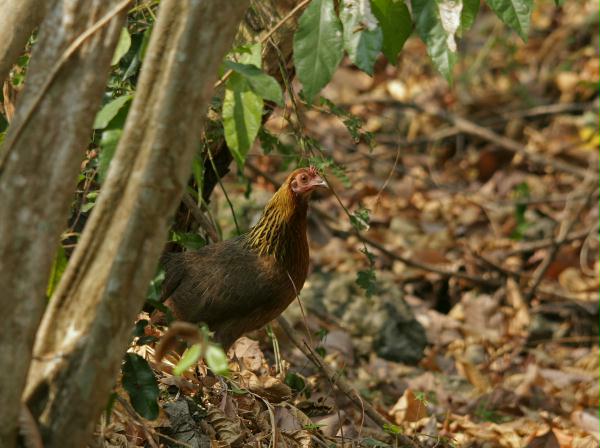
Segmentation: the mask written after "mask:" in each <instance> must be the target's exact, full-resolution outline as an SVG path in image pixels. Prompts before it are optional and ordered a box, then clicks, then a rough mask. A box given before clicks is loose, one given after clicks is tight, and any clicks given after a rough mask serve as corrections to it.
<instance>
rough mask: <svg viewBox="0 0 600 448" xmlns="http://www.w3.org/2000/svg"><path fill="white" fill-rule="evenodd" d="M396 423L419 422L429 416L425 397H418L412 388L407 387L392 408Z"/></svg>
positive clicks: (391, 411) (391, 412)
mask: <svg viewBox="0 0 600 448" xmlns="http://www.w3.org/2000/svg"><path fill="white" fill-rule="evenodd" d="M390 414H392V415H393V416H394V420H395V421H396V423H398V424H401V423H404V422H417V421H419V420H421V419H422V418H425V417H427V416H428V413H427V404H426V401H425V400H424V399H418V398H417V396H416V395H415V393H414V392H413V391H412V389H406V390H405V391H404V394H403V395H402V397H400V399H399V400H398V401H397V402H396V404H395V405H394V407H393V408H392V409H391V410H390Z"/></svg>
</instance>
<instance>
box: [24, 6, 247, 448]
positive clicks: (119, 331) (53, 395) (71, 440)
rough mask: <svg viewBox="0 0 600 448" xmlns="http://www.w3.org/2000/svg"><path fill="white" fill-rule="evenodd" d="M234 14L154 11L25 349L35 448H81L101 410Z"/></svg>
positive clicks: (187, 166) (235, 9) (186, 167)
mask: <svg viewBox="0 0 600 448" xmlns="http://www.w3.org/2000/svg"><path fill="white" fill-rule="evenodd" d="M246 7H247V1H233V2H229V1H227V2H223V1H220V0H203V1H198V0H163V1H162V2H161V4H160V9H159V15H158V21H157V22H156V25H155V27H154V31H153V32H152V37H151V39H150V44H149V47H148V51H147V53H146V57H145V59H144V64H143V66H142V72H141V75H140V79H139V82H138V88H137V91H136V94H135V99H134V102H133V104H132V108H131V111H130V112H129V116H128V118H127V123H126V126H125V130H124V133H123V137H122V139H121V141H120V143H119V146H118V149H117V152H116V154H115V156H114V158H113V160H112V162H111V166H110V170H109V173H108V177H107V180H106V182H105V184H104V186H103V189H102V191H101V193H100V196H99V198H98V202H97V204H96V206H95V207H94V211H93V213H92V216H91V218H90V220H89V221H88V223H87V225H86V227H85V229H84V232H83V235H82V237H81V240H80V242H79V244H78V246H77V248H76V250H75V252H74V254H73V256H72V258H71V260H70V263H69V265H68V268H67V271H66V272H65V274H64V275H63V277H62V279H61V282H60V285H59V286H58V289H57V291H56V293H55V295H54V296H53V298H52V300H51V302H50V306H49V308H48V311H47V312H46V314H45V315H44V319H43V321H42V325H41V327H40V330H39V332H38V336H37V339H36V347H35V361H34V363H33V364H32V368H31V369H30V376H29V378H28V386H27V390H26V395H25V397H26V399H27V402H28V404H29V405H30V408H31V410H32V412H33V414H34V415H36V416H37V417H38V419H39V423H40V426H41V430H42V435H43V437H44V442H45V446H46V447H81V446H84V445H85V444H86V442H88V438H89V436H90V434H91V432H92V429H93V427H94V425H95V424H96V423H97V420H98V417H99V415H100V413H101V412H102V410H103V409H104V407H105V405H106V403H107V399H108V395H109V392H110V390H111V388H112V386H113V384H114V380H115V377H116V375H117V373H118V370H119V366H120V364H121V360H122V357H123V353H124V351H125V349H126V348H127V345H128V343H129V341H130V338H131V331H132V328H133V322H134V319H135V316H136V314H137V313H138V312H139V310H140V309H141V307H142V304H143V302H144V298H145V295H146V292H147V288H148V284H149V282H150V280H151V278H152V276H153V274H154V272H155V268H156V264H157V259H158V256H159V254H160V252H161V248H162V245H163V243H164V239H165V236H166V233H167V227H168V221H169V217H170V216H171V215H172V213H173V211H174V209H175V206H176V205H177V204H178V201H179V200H180V197H181V194H182V193H183V190H184V187H185V184H186V180H187V178H188V176H189V174H190V171H191V162H192V159H193V156H194V152H195V151H196V150H197V147H198V143H199V140H198V136H199V135H200V132H201V126H202V122H203V119H204V116H205V111H206V109H207V107H208V104H209V101H210V98H211V93H212V90H213V83H214V80H215V75H216V72H217V68H218V66H219V64H220V63H221V61H222V60H223V57H224V55H225V53H226V52H227V50H229V48H230V46H231V43H232V41H233V37H234V34H235V31H236V29H237V27H238V25H239V21H240V20H241V17H242V15H243V12H244V10H245V9H246ZM65 435H68V436H65Z"/></svg>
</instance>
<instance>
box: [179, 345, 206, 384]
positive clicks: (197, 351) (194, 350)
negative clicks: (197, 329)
mask: <svg viewBox="0 0 600 448" xmlns="http://www.w3.org/2000/svg"><path fill="white" fill-rule="evenodd" d="M201 354H202V344H194V345H192V346H191V347H189V348H188V349H187V350H186V351H185V352H184V353H183V356H182V357H181V359H180V360H179V362H178V363H177V365H176V366H175V368H174V369H173V373H174V374H175V375H177V376H179V375H181V374H182V373H183V372H185V371H186V370H188V369H189V368H191V367H193V366H195V365H196V363H197V362H198V360H199V359H200V355H201Z"/></svg>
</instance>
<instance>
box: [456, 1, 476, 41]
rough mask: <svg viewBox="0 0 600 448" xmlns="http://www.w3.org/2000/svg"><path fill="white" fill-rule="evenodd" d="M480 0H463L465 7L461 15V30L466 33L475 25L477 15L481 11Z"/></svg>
mask: <svg viewBox="0 0 600 448" xmlns="http://www.w3.org/2000/svg"><path fill="white" fill-rule="evenodd" d="M479 5H480V0H463V9H462V13H461V15H460V31H461V33H464V32H465V31H468V30H469V29H471V27H472V26H473V23H474V22H475V17H477V13H478V12H479Z"/></svg>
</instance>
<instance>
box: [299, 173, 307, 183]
mask: <svg viewBox="0 0 600 448" xmlns="http://www.w3.org/2000/svg"><path fill="white" fill-rule="evenodd" d="M300 180H301V181H302V182H306V181H307V180H308V177H307V176H306V174H303V175H302V176H300Z"/></svg>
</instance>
